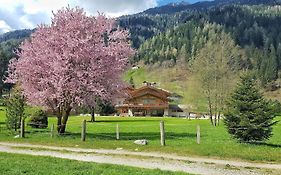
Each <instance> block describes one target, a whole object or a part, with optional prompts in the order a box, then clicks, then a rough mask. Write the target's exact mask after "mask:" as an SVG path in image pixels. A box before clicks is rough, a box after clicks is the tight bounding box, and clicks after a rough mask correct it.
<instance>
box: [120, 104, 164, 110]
mask: <svg viewBox="0 0 281 175" xmlns="http://www.w3.org/2000/svg"><path fill="white" fill-rule="evenodd" d="M115 107H117V108H140V109H166V108H169V105H168V104H123V105H116V106H115Z"/></svg>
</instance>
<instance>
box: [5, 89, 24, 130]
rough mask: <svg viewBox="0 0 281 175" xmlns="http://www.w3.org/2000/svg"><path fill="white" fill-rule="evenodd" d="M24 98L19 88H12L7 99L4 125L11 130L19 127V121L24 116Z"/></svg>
mask: <svg viewBox="0 0 281 175" xmlns="http://www.w3.org/2000/svg"><path fill="white" fill-rule="evenodd" d="M24 106H25V100H24V97H23V95H22V94H21V91H20V89H19V88H17V87H16V88H14V89H13V93H12V96H11V97H10V99H9V100H8V101H7V109H6V110H7V111H6V125H7V128H8V129H10V130H12V129H14V130H15V131H17V129H18V128H19V127H20V121H21V119H22V118H23V117H24Z"/></svg>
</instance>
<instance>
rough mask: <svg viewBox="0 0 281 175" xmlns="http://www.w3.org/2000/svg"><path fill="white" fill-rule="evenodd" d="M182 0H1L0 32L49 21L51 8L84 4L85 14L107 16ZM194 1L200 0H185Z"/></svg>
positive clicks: (52, 9) (30, 26)
mask: <svg viewBox="0 0 281 175" xmlns="http://www.w3.org/2000/svg"><path fill="white" fill-rule="evenodd" d="M181 1H182V0H0V4H1V5H0V33H5V32H9V31H12V30H17V29H32V28H35V27H36V26H37V25H39V24H50V21H51V17H52V11H53V12H56V11H57V10H58V9H60V8H62V7H66V6H68V5H69V6H70V7H75V6H79V7H82V8H84V10H85V11H86V12H87V14H88V15H96V14H97V12H102V13H105V14H106V15H107V16H110V17H118V16H121V15H126V14H134V13H138V12H142V11H144V10H146V9H148V8H153V7H157V6H161V5H165V4H168V3H171V2H181ZM185 1H187V2H189V3H194V2H198V1H202V0H185Z"/></svg>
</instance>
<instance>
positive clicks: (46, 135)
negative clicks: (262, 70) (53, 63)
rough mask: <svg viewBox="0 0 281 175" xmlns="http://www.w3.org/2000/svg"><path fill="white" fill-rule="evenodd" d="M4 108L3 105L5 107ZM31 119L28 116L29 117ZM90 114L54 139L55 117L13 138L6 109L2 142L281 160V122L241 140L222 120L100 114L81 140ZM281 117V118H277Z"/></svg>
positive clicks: (1, 115) (0, 117)
mask: <svg viewBox="0 0 281 175" xmlns="http://www.w3.org/2000/svg"><path fill="white" fill-rule="evenodd" d="M2 109H3V108H2ZM27 120H28V119H27ZM83 120H87V121H89V120H90V117H80V116H71V117H70V118H69V121H68V124H67V129H66V130H67V132H66V133H65V134H64V135H60V136H58V135H56V136H55V137H53V138H51V136H50V128H51V125H52V124H55V123H56V118H53V117H50V118H49V126H48V128H46V129H33V128H30V127H29V126H26V138H14V136H15V135H17V134H18V133H17V132H16V133H15V132H11V131H8V130H7V129H6V126H5V110H4V109H3V110H2V111H0V141H5V142H22V143H32V144H42V145H55V146H67V147H81V148H104V149H117V148H123V149H126V150H131V151H145V152H149V151H153V152H163V153H173V154H178V155H184V156H206V157H214V158H216V157H217V158H224V159H243V160H250V161H258V162H265V161H266V162H268V161H274V162H279V163H280V162H281V156H280V155H281V123H280V122H279V123H278V124H277V125H275V126H274V128H273V136H272V137H271V138H270V139H269V140H268V141H266V142H265V143H260V144H246V143H239V142H237V141H236V140H234V139H233V138H231V137H230V135H229V134H228V133H227V132H226V129H225V126H224V125H223V122H221V123H220V126H217V127H213V126H211V124H210V122H209V120H203V119H202V120H188V119H183V118H161V117H159V118H152V117H138V118H137V117H135V118H134V117H124V118H123V117H97V121H96V122H94V123H91V122H87V136H86V141H85V142H82V141H81V129H82V121H83ZM161 120H163V121H164V123H165V132H166V146H161V145H160V129H159V123H160V121H161ZM276 120H281V117H276ZM117 124H118V125H119V128H120V140H116V125H117ZM197 125H199V126H200V128H201V143H200V144H199V145H198V144H197V143H196V127H197ZM137 139H147V140H148V141H149V143H148V145H146V146H139V145H135V144H134V143H133V142H134V141H135V140H137Z"/></svg>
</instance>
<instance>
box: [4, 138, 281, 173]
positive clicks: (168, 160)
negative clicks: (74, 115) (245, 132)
mask: <svg viewBox="0 0 281 175" xmlns="http://www.w3.org/2000/svg"><path fill="white" fill-rule="evenodd" d="M0 152H7V153H19V154H28V155H38V156H51V157H57V158H65V159H72V160H79V161H87V162H96V163H108V164H116V165H126V166H133V167H140V168H149V169H155V168H158V169H161V170H169V171H182V172H188V173H192V174H208V175H232V174H233V175H234V174H235V175H237V174H243V175H244V174H245V175H247V174H249V175H252V174H276V175H277V174H281V164H263V163H250V162H243V161H229V160H219V159H211V158H202V157H183V156H177V155H171V154H162V153H155V152H154V153H148V152H132V151H126V150H105V149H82V148H71V147H55V146H43V145H31V144H20V143H5V142H0Z"/></svg>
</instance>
